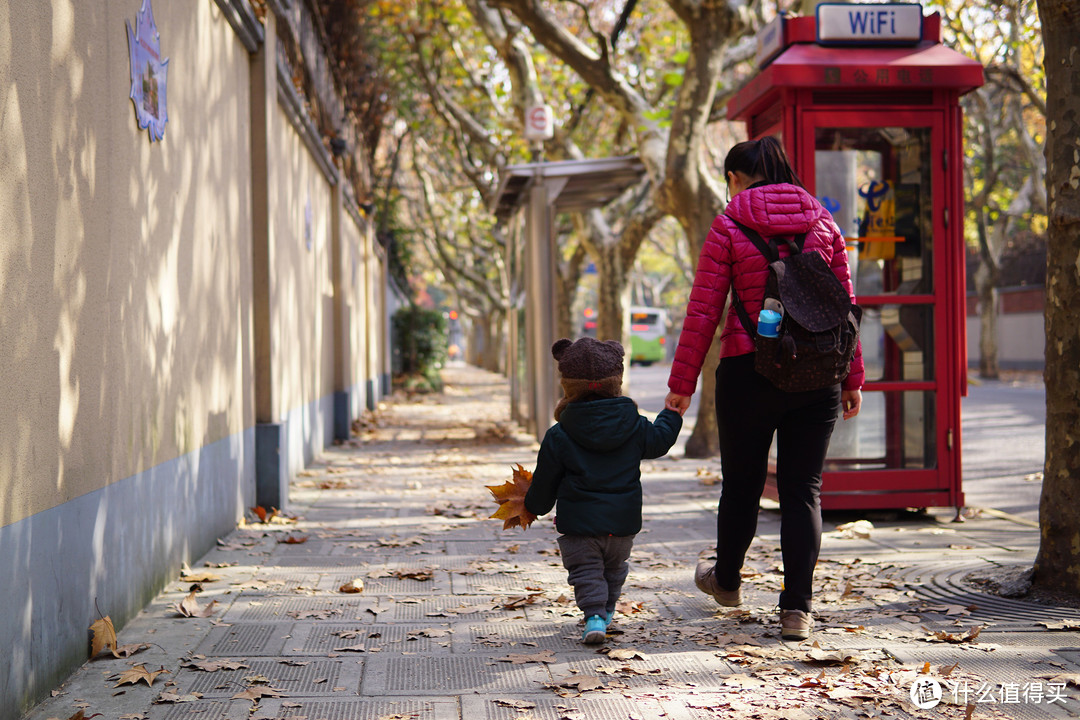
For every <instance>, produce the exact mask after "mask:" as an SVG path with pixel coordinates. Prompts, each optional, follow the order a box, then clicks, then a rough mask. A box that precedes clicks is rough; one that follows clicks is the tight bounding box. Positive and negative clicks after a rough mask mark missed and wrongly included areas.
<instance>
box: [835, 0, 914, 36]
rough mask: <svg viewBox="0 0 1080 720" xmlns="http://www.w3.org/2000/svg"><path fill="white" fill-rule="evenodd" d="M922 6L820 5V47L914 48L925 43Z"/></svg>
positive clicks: (896, 4) (894, 4)
mask: <svg viewBox="0 0 1080 720" xmlns="http://www.w3.org/2000/svg"><path fill="white" fill-rule="evenodd" d="M922 20H923V17H922V5H918V4H914V3H881V4H875V5H856V4H854V3H821V4H820V5H818V6H817V41H818V43H819V44H821V45H854V44H858V45H914V44H916V43H918V42H919V41H920V40H922Z"/></svg>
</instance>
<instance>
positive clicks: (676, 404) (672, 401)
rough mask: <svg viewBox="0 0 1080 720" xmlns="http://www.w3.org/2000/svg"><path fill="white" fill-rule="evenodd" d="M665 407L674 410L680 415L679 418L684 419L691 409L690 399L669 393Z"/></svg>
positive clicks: (686, 396) (665, 400)
mask: <svg viewBox="0 0 1080 720" xmlns="http://www.w3.org/2000/svg"><path fill="white" fill-rule="evenodd" d="M664 407H665V408H666V409H668V410H674V411H675V412H677V413H679V417H682V416H683V414H684V413H685V412H686V411H687V410H689V409H690V397H689V396H688V395H676V394H675V393H673V392H669V393H668V394H667V397H666V398H664Z"/></svg>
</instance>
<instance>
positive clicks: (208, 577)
mask: <svg viewBox="0 0 1080 720" xmlns="http://www.w3.org/2000/svg"><path fill="white" fill-rule="evenodd" d="M180 579H181V580H183V581H184V582H193V583H196V582H197V583H204V582H217V581H218V580H220V579H221V576H220V575H215V574H214V573H212V572H192V570H191V568H189V567H188V564H187V563H184V564H183V565H181V566H180Z"/></svg>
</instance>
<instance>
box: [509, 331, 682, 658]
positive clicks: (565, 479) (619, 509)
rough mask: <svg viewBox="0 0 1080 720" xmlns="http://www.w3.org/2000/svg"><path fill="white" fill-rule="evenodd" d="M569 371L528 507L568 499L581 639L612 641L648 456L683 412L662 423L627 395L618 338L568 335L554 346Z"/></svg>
mask: <svg viewBox="0 0 1080 720" xmlns="http://www.w3.org/2000/svg"><path fill="white" fill-rule="evenodd" d="M551 354H552V355H553V356H554V357H555V360H556V361H557V362H558V364H559V373H560V374H561V375H562V388H563V398H562V399H561V400H560V401H559V403H558V404H557V405H556V406H555V420H556V421H557V422H556V423H555V425H553V426H552V427H551V429H549V430H548V431H547V434H546V435H545V436H544V441H543V443H542V444H541V445H540V452H539V454H538V456H537V458H536V470H535V471H534V472H533V476H532V485H531V486H530V487H529V491H528V493H527V494H526V495H525V509H526V510H528V511H529V512H531V513H533V514H535V515H543V514H545V513H547V512H550V511H551V509H552V507H554V506H555V505H556V503H558V508H557V513H556V517H555V527H556V529H557V530H558V531H559V533H561V534H560V536H559V549H560V551H561V554H562V562H563V566H564V567H565V568H566V570H567V580H568V582H569V583H570V585H572V586H573V588H574V598H575V600H576V602H577V606H578V608H580V609H581V611H582V612H583V613H584V614H585V631H584V633H583V634H582V636H581V641H582V642H584V643H587V644H596V643H601V642H603V641H604V639H605V637H606V636H607V626H608V624H609V623H610V622H611V616H612V614H613V613H614V612H615V603H616V601H618V599H619V594H620V593H621V592H622V586H623V582H625V580H626V575H627V573H628V572H629V569H630V566H629V563H628V562H627V559H628V558H629V557H630V549H631V547H633V544H634V536H635V535H636V534H637V533H638V531H640V530H641V460H642V458H658V457H661V456H662V455H664V454H665V453H667V451H668V450H670V449H671V446H672V445H674V444H675V438H676V437H678V435H679V430H680V429H681V428H682V417H681V416H680V415H679V414H678V413H676V412H674V411H672V410H667V409H665V410H661V411H660V414H659V415H657V417H656V422H655V423H651V422H649V421H648V419H646V418H644V417H642V416H641V415H639V414H638V408H637V405H636V404H635V403H634V401H633V400H631V399H630V398H627V397H622V375H623V355H624V351H623V347H622V345H621V344H619V343H618V342H616V341H614V340H608V341H606V342H600V341H598V340H594V339H592V338H587V337H586V338H581V339H579V340H576V341H574V342H571V341H570V340H567V339H565V338H564V339H562V340H559V341H558V342H556V343H555V344H554V345H552V346H551Z"/></svg>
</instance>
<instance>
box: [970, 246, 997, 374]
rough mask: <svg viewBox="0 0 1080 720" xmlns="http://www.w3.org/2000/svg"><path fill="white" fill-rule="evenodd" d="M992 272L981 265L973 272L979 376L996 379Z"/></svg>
mask: <svg viewBox="0 0 1080 720" xmlns="http://www.w3.org/2000/svg"><path fill="white" fill-rule="evenodd" d="M994 285H995V283H994V280H993V273H991V272H989V271H987V270H986V268H985V266H984V265H981V266H980V267H979V269H978V271H977V272H976V273H975V290H976V292H977V293H978V296H979V377H983V378H987V379H988V380H997V379H998V378H999V377H1001V372H1000V370H1001V369H1000V367H999V366H998V308H997V299H998V292H997V288H996V287H994Z"/></svg>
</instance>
